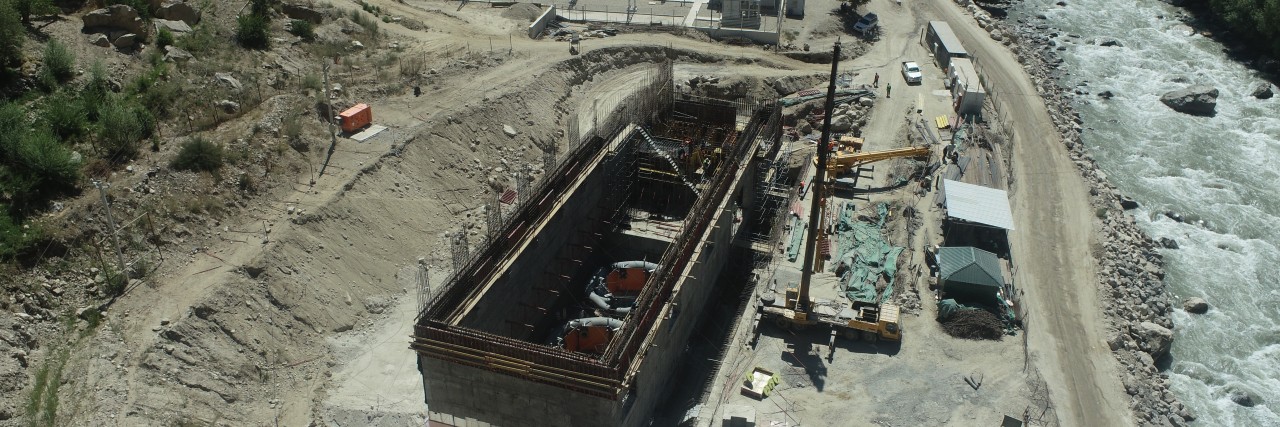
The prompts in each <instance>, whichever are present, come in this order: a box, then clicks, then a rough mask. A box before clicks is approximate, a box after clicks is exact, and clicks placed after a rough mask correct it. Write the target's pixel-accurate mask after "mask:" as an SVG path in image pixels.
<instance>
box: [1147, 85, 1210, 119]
mask: <svg viewBox="0 0 1280 427" xmlns="http://www.w3.org/2000/svg"><path fill="white" fill-rule="evenodd" d="M1160 102H1163V103H1164V105H1168V106H1169V108H1172V109H1173V110H1174V111H1177V112H1180V113H1186V114H1191V115H1197V116H1212V115H1213V114H1214V109H1215V108H1217V106H1218V88H1215V87H1213V86H1209V85H1192V86H1188V87H1186V88H1185V89H1179V90H1175V91H1172V92H1168V93H1166V94H1164V96H1161V97H1160Z"/></svg>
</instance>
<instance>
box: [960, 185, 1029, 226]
mask: <svg viewBox="0 0 1280 427" xmlns="http://www.w3.org/2000/svg"><path fill="white" fill-rule="evenodd" d="M942 191H943V193H944V194H946V203H947V216H948V217H951V218H959V219H962V220H965V221H970V222H976V223H979V224H986V225H990V226H992V227H997V228H1003V229H1005V230H1013V211H1011V210H1009V193H1006V192H1005V191H1004V190H997V189H994V188H988V187H983V186H981V185H973V184H967V183H963V182H960V181H954V180H950V179H948V180H944V181H943V182H942Z"/></svg>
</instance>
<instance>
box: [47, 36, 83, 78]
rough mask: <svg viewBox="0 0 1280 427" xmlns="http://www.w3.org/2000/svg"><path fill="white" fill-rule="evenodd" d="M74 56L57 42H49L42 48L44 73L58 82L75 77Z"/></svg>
mask: <svg viewBox="0 0 1280 427" xmlns="http://www.w3.org/2000/svg"><path fill="white" fill-rule="evenodd" d="M75 66H76V56H75V54H73V53H71V51H70V50H67V47H66V46H63V45H62V43H59V42H58V41H57V40H52V39H51V40H49V44H47V45H45V46H44V72H46V73H49V74H50V75H52V76H53V78H55V79H57V80H58V82H65V81H67V80H68V79H70V78H71V77H72V76H73V75H75V72H74V70H72V68H75Z"/></svg>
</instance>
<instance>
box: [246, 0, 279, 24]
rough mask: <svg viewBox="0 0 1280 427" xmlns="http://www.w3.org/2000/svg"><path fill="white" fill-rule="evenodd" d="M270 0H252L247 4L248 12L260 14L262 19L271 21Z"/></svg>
mask: <svg viewBox="0 0 1280 427" xmlns="http://www.w3.org/2000/svg"><path fill="white" fill-rule="evenodd" d="M272 3H274V2H272V0H252V1H251V3H250V6H249V13H250V14H252V15H257V16H261V17H262V19H265V20H267V21H271V6H273V4H272Z"/></svg>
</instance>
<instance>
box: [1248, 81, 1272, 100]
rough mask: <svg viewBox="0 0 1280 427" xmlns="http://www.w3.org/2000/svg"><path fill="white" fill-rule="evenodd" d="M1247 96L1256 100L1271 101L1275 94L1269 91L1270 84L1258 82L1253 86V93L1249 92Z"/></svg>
mask: <svg viewBox="0 0 1280 427" xmlns="http://www.w3.org/2000/svg"><path fill="white" fill-rule="evenodd" d="M1249 95H1250V96H1252V97H1254V98H1258V99H1271V97H1272V96H1274V95H1275V93H1273V92H1272V91H1271V83H1267V82H1258V84H1256V85H1253V91H1251V92H1249Z"/></svg>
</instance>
